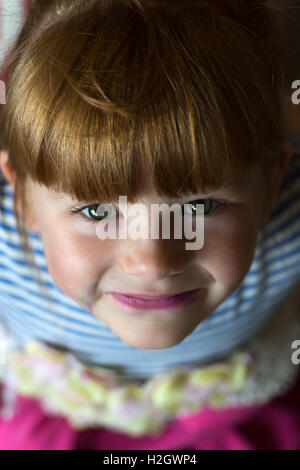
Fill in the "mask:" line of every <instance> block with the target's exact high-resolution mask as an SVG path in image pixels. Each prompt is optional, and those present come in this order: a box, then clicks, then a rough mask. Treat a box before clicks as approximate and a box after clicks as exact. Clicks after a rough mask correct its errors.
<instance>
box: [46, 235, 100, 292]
mask: <svg viewBox="0 0 300 470" xmlns="http://www.w3.org/2000/svg"><path fill="white" fill-rule="evenodd" d="M43 241H44V250H45V256H46V261H47V266H48V270H49V272H50V274H51V276H52V278H53V280H54V282H55V283H56V284H57V285H58V287H60V289H61V290H62V291H63V292H64V293H66V294H67V295H69V296H70V297H72V298H73V299H76V300H78V299H79V297H80V298H84V297H85V296H86V295H87V294H88V292H89V291H90V289H91V287H92V286H95V285H97V283H99V280H100V278H101V276H102V275H103V272H104V271H105V269H106V267H107V266H108V264H109V250H107V246H106V242H105V240H97V239H95V240H93V239H92V238H90V237H84V236H78V235H77V236H75V235H74V234H70V232H68V231H66V230H65V231H64V230H61V231H60V232H59V233H57V232H53V231H52V230H48V231H47V232H45V231H44V234H43ZM78 296H79V297H78Z"/></svg>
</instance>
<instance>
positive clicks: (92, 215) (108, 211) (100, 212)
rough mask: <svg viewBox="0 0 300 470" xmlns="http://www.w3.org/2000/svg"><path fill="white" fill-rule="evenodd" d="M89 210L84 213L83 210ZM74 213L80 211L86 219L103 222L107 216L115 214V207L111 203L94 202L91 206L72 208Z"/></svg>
mask: <svg viewBox="0 0 300 470" xmlns="http://www.w3.org/2000/svg"><path fill="white" fill-rule="evenodd" d="M85 210H86V211H87V214H84V212H83V211H85ZM72 212H73V213H75V214H76V213H80V215H82V216H83V217H84V218H85V219H88V220H89V221H90V222H92V223H97V222H101V221H102V220H104V219H105V218H107V217H109V216H112V215H115V209H114V207H113V206H112V205H110V204H92V205H90V206H84V207H78V208H75V209H73V210H72Z"/></svg>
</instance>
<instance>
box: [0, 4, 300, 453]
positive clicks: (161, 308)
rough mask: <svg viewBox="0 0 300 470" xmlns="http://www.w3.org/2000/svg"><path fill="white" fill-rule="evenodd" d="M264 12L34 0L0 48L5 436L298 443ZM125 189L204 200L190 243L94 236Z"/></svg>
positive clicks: (289, 209) (277, 116) (74, 442)
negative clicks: (9, 45)
mask: <svg viewBox="0 0 300 470" xmlns="http://www.w3.org/2000/svg"><path fill="white" fill-rule="evenodd" d="M277 12H278V10H277V9H275V8H272V7H271V6H270V5H269V3H268V2H266V1H263V0H256V1H247V2H246V1H242V0H239V1H236V0H234V1H227V2H223V1H220V0H209V1H208V0H207V1H206V0H201V1H199V0H188V1H185V2H182V0H172V1H164V0H105V1H104V0H89V1H86V0H85V1H81V0H68V1H67V0H51V1H50V0H49V1H48V0H47V1H46V0H36V1H34V2H32V3H31V8H30V10H29V12H28V15H27V18H26V22H25V24H24V26H23V28H22V30H21V31H20V34H19V35H18V38H17V41H16V43H15V45H14V48H13V50H12V51H11V53H10V56H9V60H8V61H6V62H5V66H4V65H3V67H2V77H4V78H5V81H6V104H4V105H2V106H1V114H0V123H1V126H0V128H1V141H2V151H1V171H2V174H3V178H2V183H1V226H0V228H1V237H0V250H1V251H0V262H1V265H0V269H1V272H0V274H1V277H0V282H1V289H0V312H1V325H2V326H1V344H2V345H4V347H3V354H2V358H3V360H2V366H1V381H2V386H1V406H2V414H1V419H0V448H1V449H135V450H136V449H184V448H185V449H257V448H268V449H293V448H300V440H299V436H300V432H299V431H300V424H299V423H300V420H299V418H300V407H299V404H298V400H297V399H296V397H297V394H298V393H299V391H300V385H299V381H298V382H297V380H298V373H299V368H297V349H296V347H297V343H295V340H298V339H300V322H299V305H298V301H299V298H298V296H297V294H298V293H297V287H299V273H300V269H299V266H300V237H299V233H300V232H299V228H300V202H299V180H300V168H299V156H300V155H299V152H298V153H297V150H294V152H291V151H290V144H289V143H287V142H286V130H285V127H284V121H283V116H282V114H283V113H282V109H281V101H280V92H281V89H282V88H283V87H284V86H285V83H284V82H283V81H282V70H281V65H280V60H279V57H280V56H279V51H278V34H279V27H278V24H279V22H278V19H277ZM297 139H298V137H297V135H295V136H294V138H293V140H292V142H291V143H292V144H293V145H294V146H296V145H297V144H298V145H299V139H298V140H297ZM120 195H123V196H124V195H125V196H127V203H128V206H129V207H131V206H132V207H134V205H135V204H136V203H143V204H144V205H145V206H146V207H147V208H149V207H150V206H151V205H152V204H156V203H167V204H172V203H178V204H180V205H182V207H183V206H184V204H185V205H186V206H185V207H187V209H188V211H187V213H186V214H185V215H184V218H185V220H187V219H189V220H191V219H193V220H195V219H196V217H199V214H197V212H196V210H195V209H194V207H195V204H196V203H202V204H203V207H204V223H205V226H204V227H205V228H204V245H203V247H202V248H201V249H200V250H190V251H188V250H186V248H185V242H186V240H185V239H184V238H183V237H182V238H181V239H175V238H174V237H172V236H171V237H170V238H169V239H163V238H162V237H159V238H157V239H152V238H151V237H148V238H144V239H133V238H131V237H127V238H124V239H121V238H118V239H109V238H108V239H100V238H99V237H98V236H97V226H98V227H99V224H102V225H103V224H104V221H105V214H104V213H103V214H102V215H99V212H98V209H99V207H100V206H101V204H104V203H105V204H112V205H113V206H114V207H115V208H116V215H115V216H114V217H115V220H116V222H117V225H118V226H121V225H122V224H123V225H124V224H127V222H128V219H127V215H126V213H125V210H123V209H124V208H122V207H118V206H117V203H118V198H119V196H120ZM190 291H193V292H192V294H191V293H190ZM183 293H184V294H183ZM137 296H140V297H144V301H141V299H140V300H134V299H133V297H135V298H137ZM149 296H152V297H153V296H154V297H155V299H154V300H153V299H152V300H149ZM145 297H148V299H147V300H145ZM158 297H159V298H161V297H172V298H171V300H170V299H169V300H168V301H166V300H164V301H162V300H161V299H160V300H159V299H158ZM159 302H160V304H159ZM172 302H173V303H172ZM133 304H134V305H133ZM292 344H293V345H294V346H292ZM293 353H294V355H293Z"/></svg>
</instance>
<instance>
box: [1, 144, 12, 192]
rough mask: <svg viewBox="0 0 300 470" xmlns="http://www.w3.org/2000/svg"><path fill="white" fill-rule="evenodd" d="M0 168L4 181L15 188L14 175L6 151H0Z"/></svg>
mask: <svg viewBox="0 0 300 470" xmlns="http://www.w3.org/2000/svg"><path fill="white" fill-rule="evenodd" d="M0 168H1V171H2V173H3V175H4V177H5V179H6V180H7V181H8V182H9V183H10V184H11V185H12V186H13V187H14V186H15V175H14V172H13V169H12V167H11V166H10V163H9V160H8V152H7V150H1V151H0Z"/></svg>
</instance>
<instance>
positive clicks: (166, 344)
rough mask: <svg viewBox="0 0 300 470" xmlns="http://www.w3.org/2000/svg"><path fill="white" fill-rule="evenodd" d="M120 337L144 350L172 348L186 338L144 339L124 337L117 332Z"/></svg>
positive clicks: (130, 344)
mask: <svg viewBox="0 0 300 470" xmlns="http://www.w3.org/2000/svg"><path fill="white" fill-rule="evenodd" d="M116 335H117V336H119V338H120V339H121V340H122V341H124V343H126V344H128V346H132V347H134V348H136V349H143V350H158V349H167V348H171V347H172V346H176V344H178V343H180V342H181V341H182V340H183V339H184V338H176V339H171V338H164V339H160V340H157V339H156V340H155V341H149V339H148V340H147V341H143V340H142V339H140V338H139V339H138V338H127V337H122V336H120V335H118V334H117V333H116Z"/></svg>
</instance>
